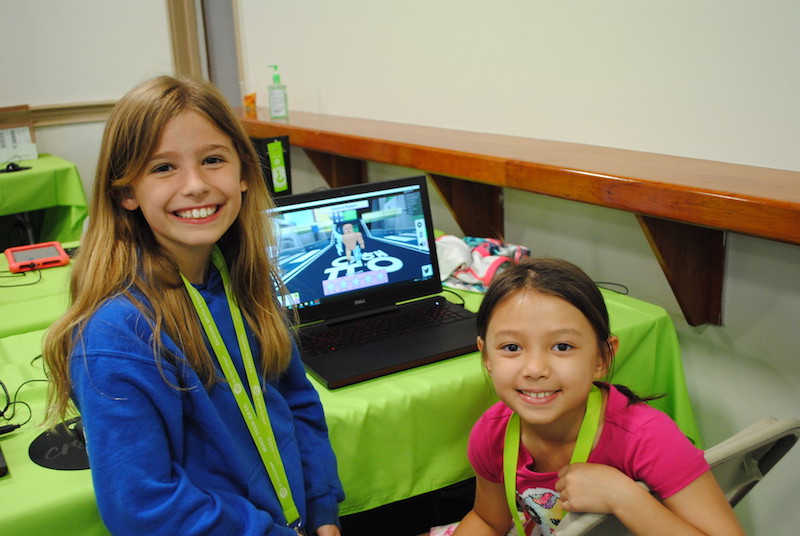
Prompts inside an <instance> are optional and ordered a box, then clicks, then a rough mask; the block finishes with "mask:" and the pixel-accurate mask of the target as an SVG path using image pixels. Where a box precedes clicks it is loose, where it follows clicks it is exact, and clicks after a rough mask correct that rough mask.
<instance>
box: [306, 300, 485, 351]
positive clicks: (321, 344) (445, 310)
mask: <svg viewBox="0 0 800 536" xmlns="http://www.w3.org/2000/svg"><path fill="white" fill-rule="evenodd" d="M444 303H445V304H444V305H430V306H426V307H421V308H408V309H409V310H400V311H396V312H393V313H385V314H380V315H378V316H375V317H372V318H363V319H360V320H358V322H357V324H355V325H357V326H358V329H353V327H354V324H353V323H348V324H346V325H339V326H332V327H328V328H326V329H322V330H319V331H315V332H312V333H302V334H301V337H300V348H301V351H302V353H303V354H304V355H306V356H316V355H320V354H326V353H331V352H335V351H336V350H341V349H344V348H350V347H353V346H358V345H360V344H365V343H368V342H374V341H379V340H382V339H386V338H390V337H393V336H397V335H405V334H409V333H418V332H422V331H424V330H426V329H429V328H433V327H436V326H441V325H443V324H448V323H450V322H455V321H457V320H461V319H463V318H468V317H469V316H471V313H469V312H468V311H467V310H466V309H464V308H463V307H461V306H453V305H452V304H449V303H448V302H444Z"/></svg>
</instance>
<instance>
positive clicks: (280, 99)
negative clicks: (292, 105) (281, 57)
mask: <svg viewBox="0 0 800 536" xmlns="http://www.w3.org/2000/svg"><path fill="white" fill-rule="evenodd" d="M269 68H270V69H272V70H273V72H272V85H271V86H269V117H270V119H282V120H286V119H288V117H289V103H288V100H287V97H286V86H285V85H283V84H281V75H280V73H278V66H277V65H270V66H269Z"/></svg>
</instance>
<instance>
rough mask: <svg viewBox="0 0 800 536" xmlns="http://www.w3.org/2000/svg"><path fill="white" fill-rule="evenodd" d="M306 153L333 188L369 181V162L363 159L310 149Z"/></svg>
mask: <svg viewBox="0 0 800 536" xmlns="http://www.w3.org/2000/svg"><path fill="white" fill-rule="evenodd" d="M305 153H306V155H308V159H309V160H311V163H312V164H314V167H315V168H317V171H318V172H319V174H320V175H322V178H323V179H325V182H327V183H328V186H330V187H331V188H337V187H339V186H351V185H353V184H363V183H365V182H367V163H366V162H364V161H363V160H356V159H354V158H348V157H346V156H340V155H336V154H331V153H321V152H319V151H312V150H310V149H305Z"/></svg>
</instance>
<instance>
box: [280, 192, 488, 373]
mask: <svg viewBox="0 0 800 536" xmlns="http://www.w3.org/2000/svg"><path fill="white" fill-rule="evenodd" d="M275 203H276V204H277V205H278V206H277V207H276V208H275V209H274V210H273V211H272V215H273V217H274V220H275V226H276V228H277V231H278V235H279V236H278V250H279V251H278V263H279V265H280V269H281V273H282V276H283V282H284V284H285V286H286V292H285V293H284V294H283V295H282V303H283V304H284V305H285V306H286V307H288V308H291V309H294V310H295V311H296V312H297V314H298V316H299V326H298V343H299V345H300V354H301V356H302V358H303V362H304V363H305V366H306V369H307V370H308V371H309V372H310V373H311V374H312V375H313V376H314V377H315V378H316V379H317V380H319V381H320V382H321V383H322V384H323V385H325V386H326V387H327V388H329V389H335V388H337V387H342V386H345V385H350V384H353V383H356V382H361V381H364V380H368V379H371V378H375V377H378V376H384V375H387V374H390V373H393V372H397V371H401V370H406V369H409V368H412V367H416V366H419V365H424V364H427V363H432V362H434V361H439V360H442V359H446V358H449V357H453V356H457V355H462V354H465V353H468V352H474V351H475V350H476V346H475V337H476V331H475V329H476V328H475V315H474V313H472V312H470V311H468V310H467V309H465V308H464V307H463V306H461V305H457V304H454V303H452V302H450V301H448V300H446V299H445V298H443V297H442V296H440V295H439V293H441V291H442V286H441V280H440V277H439V267H438V263H437V259H436V247H435V242H434V236H433V226H432V224H431V212H430V204H429V200H428V192H427V186H426V180H425V177H412V178H407V179H397V180H391V181H384V182H374V183H367V184H360V185H356V186H347V187H341V188H334V189H328V190H319V191H314V192H309V193H306V194H298V195H291V196H285V197H279V198H276V199H275Z"/></svg>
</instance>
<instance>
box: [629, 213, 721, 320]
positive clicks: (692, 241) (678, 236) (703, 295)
mask: <svg viewBox="0 0 800 536" xmlns="http://www.w3.org/2000/svg"><path fill="white" fill-rule="evenodd" d="M637 219H638V220H639V224H640V225H641V227H642V230H643V231H644V234H645V237H646V238H647V241H648V242H649V243H650V247H651V248H652V249H653V253H655V255H656V258H657V259H658V263H659V264H660V265H661V269H662V270H663V271H664V275H665V276H666V278H667V282H668V283H669V285H670V287H671V288H672V292H673V294H674V295H675V298H676V299H677V301H678V305H679V306H680V308H681V311H683V316H684V317H685V318H686V321H687V322H688V323H689V325H691V326H699V325H702V324H717V325H719V324H721V323H722V283H723V279H724V273H725V233H724V232H723V231H719V230H717V229H707V228H703V227H695V226H693V225H687V224H685V223H679V222H674V221H668V220H661V219H658V218H651V217H649V216H642V215H637Z"/></svg>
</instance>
